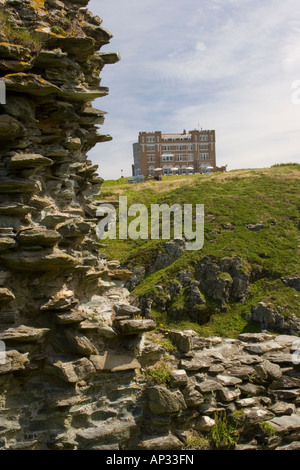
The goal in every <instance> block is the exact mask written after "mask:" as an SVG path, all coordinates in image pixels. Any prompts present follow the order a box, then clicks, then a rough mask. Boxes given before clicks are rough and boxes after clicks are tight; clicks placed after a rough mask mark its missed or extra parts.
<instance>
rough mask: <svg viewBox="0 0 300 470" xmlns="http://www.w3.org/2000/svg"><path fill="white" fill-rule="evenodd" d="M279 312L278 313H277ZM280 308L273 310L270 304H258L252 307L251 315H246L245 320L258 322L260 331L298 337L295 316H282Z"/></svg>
mask: <svg viewBox="0 0 300 470" xmlns="http://www.w3.org/2000/svg"><path fill="white" fill-rule="evenodd" d="M279 310H280V311H279ZM282 310H284V309H282V308H280V307H277V308H275V307H274V306H273V305H271V304H266V303H265V302H259V304H258V305H257V306H256V307H252V311H251V313H249V314H247V315H246V320H248V321H254V322H258V323H259V324H260V327H261V330H269V331H272V332H276V333H281V334H288V335H297V336H299V335H300V320H299V318H298V317H297V316H296V315H295V314H290V315H288V316H287V315H284V313H282Z"/></svg>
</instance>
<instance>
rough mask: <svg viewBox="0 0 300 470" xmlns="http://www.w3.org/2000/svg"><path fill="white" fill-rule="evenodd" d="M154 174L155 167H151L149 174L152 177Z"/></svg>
mask: <svg viewBox="0 0 300 470" xmlns="http://www.w3.org/2000/svg"><path fill="white" fill-rule="evenodd" d="M152 173H154V166H149V174H150V175H152Z"/></svg>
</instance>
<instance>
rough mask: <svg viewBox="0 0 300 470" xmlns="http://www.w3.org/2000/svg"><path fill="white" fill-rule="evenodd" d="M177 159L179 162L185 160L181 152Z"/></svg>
mask: <svg viewBox="0 0 300 470" xmlns="http://www.w3.org/2000/svg"><path fill="white" fill-rule="evenodd" d="M176 160H177V161H178V162H182V161H183V155H181V154H180V153H179V154H178V155H176Z"/></svg>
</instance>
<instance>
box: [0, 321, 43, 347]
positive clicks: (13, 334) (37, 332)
mask: <svg viewBox="0 0 300 470" xmlns="http://www.w3.org/2000/svg"><path fill="white" fill-rule="evenodd" d="M49 331H50V330H49V328H32V327H29V326H24V325H21V326H18V327H17V328H9V329H7V330H5V331H2V332H0V340H2V341H15V342H21V343H23V342H25V343H27V342H29V343H30V342H32V341H41V340H42V339H43V338H44V336H45V335H47V334H48V333H49Z"/></svg>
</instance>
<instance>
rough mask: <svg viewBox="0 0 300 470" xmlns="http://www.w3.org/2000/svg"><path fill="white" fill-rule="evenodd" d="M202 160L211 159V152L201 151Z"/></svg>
mask: <svg viewBox="0 0 300 470" xmlns="http://www.w3.org/2000/svg"><path fill="white" fill-rule="evenodd" d="M200 158H201V160H209V153H200Z"/></svg>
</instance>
